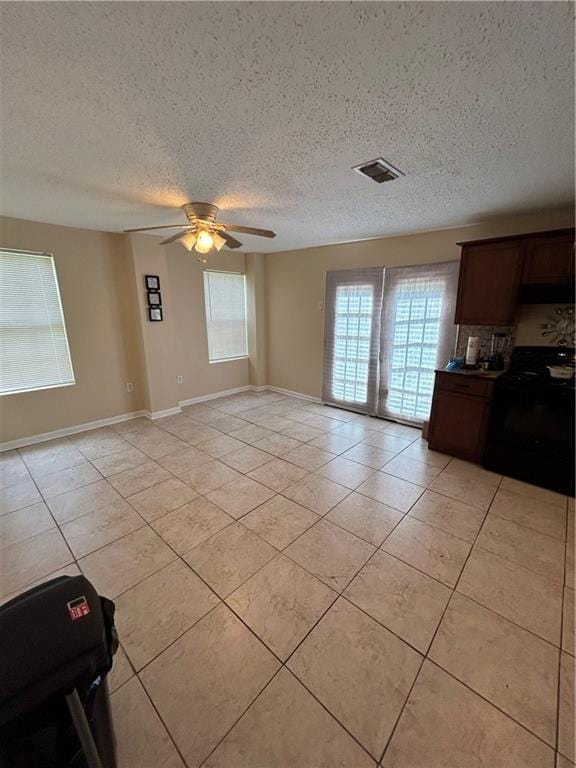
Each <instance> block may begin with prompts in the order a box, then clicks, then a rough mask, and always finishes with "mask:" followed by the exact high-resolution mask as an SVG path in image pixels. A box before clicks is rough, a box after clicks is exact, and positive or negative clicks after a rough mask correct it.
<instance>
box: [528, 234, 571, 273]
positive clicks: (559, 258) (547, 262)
mask: <svg viewBox="0 0 576 768" xmlns="http://www.w3.org/2000/svg"><path fill="white" fill-rule="evenodd" d="M573 280H574V233H573V232H568V233H567V234H564V235H562V234H556V235H554V236H550V237H534V238H531V239H528V240H527V241H526V253H525V256H524V272H523V275H522V283H523V285H550V284H553V285H555V284H562V283H566V282H571V281H573Z"/></svg>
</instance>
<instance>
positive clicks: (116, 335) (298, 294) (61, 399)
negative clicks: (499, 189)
mask: <svg viewBox="0 0 576 768" xmlns="http://www.w3.org/2000/svg"><path fill="white" fill-rule="evenodd" d="M572 224H573V215H572V212H571V211H559V212H555V213H554V212H552V213H547V214H542V215H541V216H531V217H516V218H510V219H503V220H500V221H495V222H491V223H485V224H478V225H474V226H470V227H463V228H459V229H449V230H442V231H437V232H428V233H423V234H417V235H411V236H405V237H393V238H384V239H379V240H370V241H364V242H358V243H350V244H344V245H334V246H327V247H323V248H311V249H306V250H300V251H293V252H285V253H276V254H268V255H266V256H264V255H262V254H247V255H246V256H245V255H244V254H239V253H234V252H230V251H228V252H222V253H219V254H215V255H213V256H211V257H210V266H211V267H214V268H216V269H218V268H219V269H228V270H233V271H241V272H246V276H247V299H248V302H247V303H248V326H249V328H248V337H249V352H250V358H249V359H245V360H235V361H231V362H223V363H215V364H210V363H209V362H208V345H207V338H206V322H205V314H204V290H203V278H202V266H201V265H200V264H199V263H198V262H197V260H196V258H195V255H194V254H193V253H192V254H190V253H189V252H188V251H186V250H185V249H183V248H182V247H181V246H178V245H171V246H168V247H161V246H160V245H159V242H160V238H156V237H151V236H148V235H131V236H125V235H119V234H110V233H104V232H95V231H90V230H79V229H74V228H70V227H60V226H52V225H49V224H41V223H36V222H30V221H23V220H17V219H8V218H4V219H0V246H2V247H8V248H19V249H23V250H27V249H28V250H37V251H49V252H52V253H53V254H54V257H55V261H56V268H57V272H58V279H59V284H60V291H61V294H62V304H63V307H64V315H65V319H66V326H67V330H68V337H69V341H70V351H71V355H72V362H73V366H74V373H75V376H76V384H75V385H74V386H71V387H63V388H56V389H50V390H43V391H38V392H28V393H21V394H17V395H4V396H0V442H8V441H11V440H17V439H20V438H25V437H27V436H33V435H36V434H41V433H44V432H50V431H53V430H58V429H63V428H66V427H71V426H75V425H78V424H83V423H87V422H91V421H97V420H100V419H106V418H109V417H113V416H119V415H121V414H125V413H131V412H134V411H139V410H141V409H145V410H148V411H162V410H165V409H171V408H175V407H177V406H178V404H179V402H180V401H183V400H189V399H193V398H196V397H201V396H203V395H207V394H214V393H216V392H220V391H224V390H228V389H235V388H237V387H244V386H246V385H248V384H254V385H257V386H262V385H263V384H271V385H274V386H278V387H282V388H285V389H290V390H293V391H296V392H301V393H304V394H309V395H313V396H319V395H320V392H321V380H322V335H323V292H324V279H325V272H326V270H328V269H342V268H344V269H345V268H348V267H367V266H376V265H382V266H396V265H402V264H418V263H424V262H434V261H445V260H448V259H452V258H454V259H457V258H458V256H459V248H458V247H457V245H456V243H457V242H458V241H460V240H470V239H475V238H482V237H491V236H498V235H505V234H512V233H516V232H528V231H531V230H539V229H553V228H556V227H562V226H569V225H572ZM146 273H151V274H158V275H160V280H161V289H162V298H163V308H164V316H165V320H164V322H162V323H151V322H150V321H149V320H148V316H147V310H146V296H145V288H144V275H145V274H146ZM178 376H182V377H183V384H182V385H178V384H177V377H178ZM127 382H132V383H133V384H134V392H133V393H131V394H129V393H128V392H127V391H126V383H127Z"/></svg>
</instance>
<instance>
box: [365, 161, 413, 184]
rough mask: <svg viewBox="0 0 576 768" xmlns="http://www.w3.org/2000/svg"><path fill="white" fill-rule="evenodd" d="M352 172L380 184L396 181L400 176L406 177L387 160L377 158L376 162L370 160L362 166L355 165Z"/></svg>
mask: <svg viewBox="0 0 576 768" xmlns="http://www.w3.org/2000/svg"><path fill="white" fill-rule="evenodd" d="M352 170H353V171H357V172H358V173H361V174H362V175H363V176H367V177H368V178H369V179H372V181H376V182H377V183H378V184H383V183H384V182H385V181H394V179H397V178H398V177H399V176H404V174H403V173H402V171H399V170H398V168H394V166H393V165H391V164H390V163H387V162H386V160H382V158H381V157H378V158H376V160H369V161H368V162H367V163H362V164H361V165H355V166H354V168H353V169H352Z"/></svg>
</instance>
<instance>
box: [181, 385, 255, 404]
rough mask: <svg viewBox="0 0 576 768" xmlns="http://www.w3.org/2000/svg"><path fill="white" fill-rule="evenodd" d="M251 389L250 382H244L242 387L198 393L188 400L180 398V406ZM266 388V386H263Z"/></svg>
mask: <svg viewBox="0 0 576 768" xmlns="http://www.w3.org/2000/svg"><path fill="white" fill-rule="evenodd" d="M251 389H252V387H251V386H250V384H246V385H245V386H244V387H234V389H223V390H221V391H220V392H211V393H210V394H209V395H200V396H199V397H191V398H190V399H189V400H181V401H180V408H183V407H184V406H186V405H196V403H205V402H206V401H207V400H217V399H218V398H219V397H227V396H228V395H237V394H238V393H239V392H249V391H250V390H251ZM264 389H267V387H264Z"/></svg>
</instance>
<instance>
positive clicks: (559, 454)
mask: <svg viewBox="0 0 576 768" xmlns="http://www.w3.org/2000/svg"><path fill="white" fill-rule="evenodd" d="M573 425H574V389H573V387H571V386H568V385H565V384H558V385H550V384H546V383H544V384H536V383H535V384H531V385H520V386H519V385H515V384H514V382H513V381H512V382H507V381H506V380H505V379H501V380H498V381H497V382H496V384H495V386H494V399H493V402H492V408H491V411H490V422H489V428H488V438H487V441H486V452H485V454H484V466H485V467H486V468H487V469H491V470H493V471H496V472H500V473H502V474H506V475H509V476H511V477H516V478H518V479H520V480H525V481H526V482H529V483H534V484H536V485H541V486H543V487H545V488H551V489H553V490H555V491H559V492H560V493H572V494H573V492H574V471H573V467H574V431H573V430H574V427H573Z"/></svg>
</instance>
